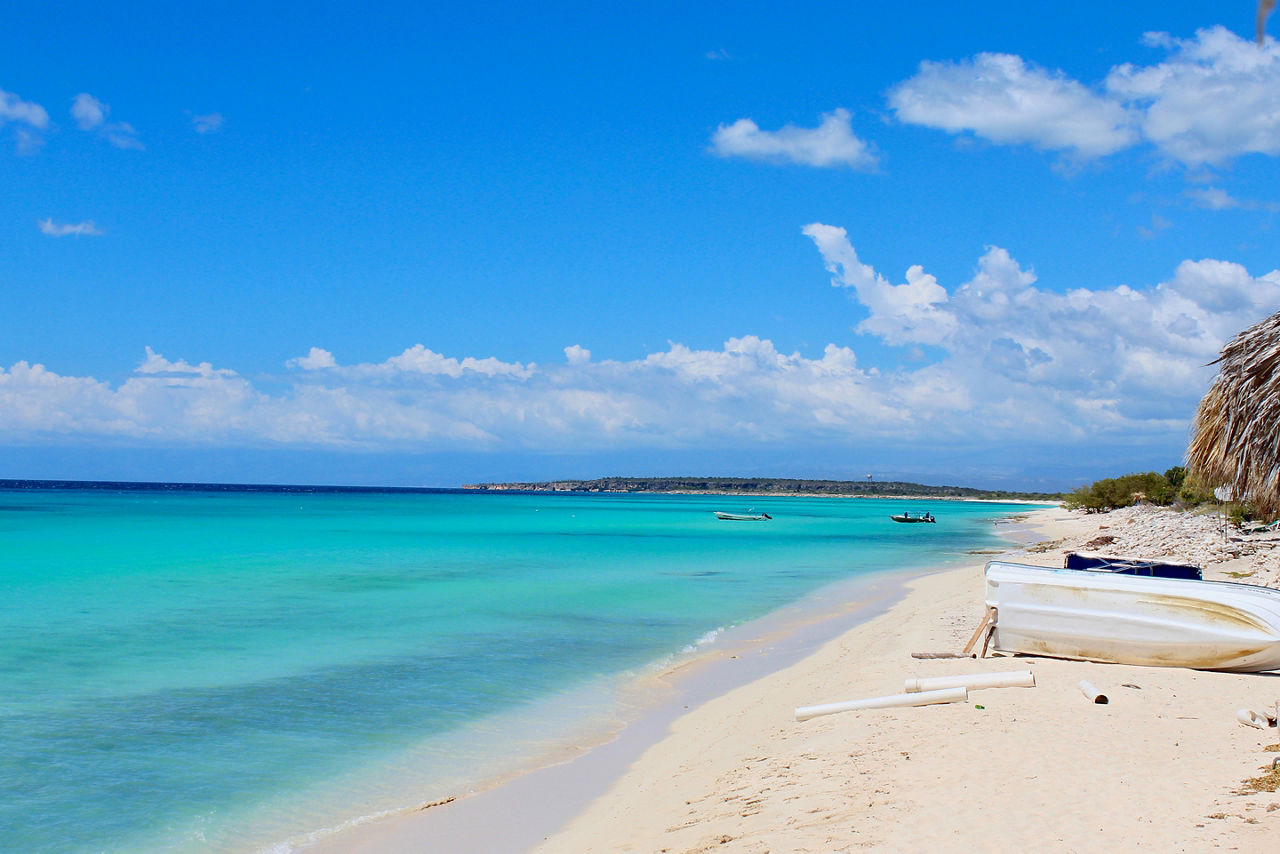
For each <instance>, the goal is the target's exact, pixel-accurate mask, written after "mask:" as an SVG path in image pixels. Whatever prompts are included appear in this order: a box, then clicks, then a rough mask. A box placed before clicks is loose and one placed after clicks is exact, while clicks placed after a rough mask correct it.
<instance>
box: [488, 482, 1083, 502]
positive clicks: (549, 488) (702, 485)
mask: <svg viewBox="0 0 1280 854" xmlns="http://www.w3.org/2000/svg"><path fill="white" fill-rule="evenodd" d="M463 489H483V490H493V491H497V490H516V491H521V492H670V493H682V492H683V493H712V494H716V495H861V496H866V497H869V498H874V497H888V496H894V497H901V496H919V497H921V498H979V499H987V500H1015V501H1060V500H1062V495H1061V494H1060V493H1056V492H1011V491H1008V490H996V489H973V488H970V487H967V486H925V485H924V484H919V483H908V482H905V481H877V480H801V479H797V478H779V477H601V478H596V479H594V480H553V481H543V482H539V483H479V484H467V485H465V486H464V487H463Z"/></svg>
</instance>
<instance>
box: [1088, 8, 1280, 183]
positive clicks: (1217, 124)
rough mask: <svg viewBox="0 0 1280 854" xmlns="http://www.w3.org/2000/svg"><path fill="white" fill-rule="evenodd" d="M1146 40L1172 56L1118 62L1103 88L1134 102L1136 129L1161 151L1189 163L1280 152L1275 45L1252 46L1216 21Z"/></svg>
mask: <svg viewBox="0 0 1280 854" xmlns="http://www.w3.org/2000/svg"><path fill="white" fill-rule="evenodd" d="M1146 41H1147V43H1148V44H1149V45H1153V46H1159V47H1165V48H1168V49H1169V50H1171V52H1172V53H1171V56H1170V57H1169V58H1168V59H1167V60H1166V61H1165V62H1162V63H1159V64H1158V65H1153V66H1148V67H1141V66H1135V65H1132V64H1125V65H1121V66H1118V67H1117V68H1114V69H1112V70H1111V73H1110V74H1109V75H1107V80H1106V87H1107V90H1108V91H1109V92H1110V93H1112V94H1113V95H1114V96H1116V97H1119V98H1123V99H1124V100H1125V101H1126V102H1128V103H1130V104H1134V105H1136V106H1137V107H1138V108H1139V111H1140V115H1141V117H1142V121H1141V126H1142V133H1143V136H1145V137H1146V138H1147V140H1149V141H1150V142H1151V143H1153V144H1154V145H1155V146H1156V147H1157V148H1159V149H1160V151H1162V152H1163V153H1164V154H1166V155H1167V156H1169V157H1171V158H1173V159H1174V160H1177V161H1179V162H1181V163H1184V164H1187V165H1189V166H1196V165H1200V164H1205V163H1207V164H1218V163H1222V162H1224V161H1226V160H1230V159H1231V158H1233V157H1237V156H1240V155H1242V154H1250V153H1259V154H1269V155H1276V154H1280V45H1277V43H1276V42H1275V41H1270V42H1267V43H1266V44H1265V45H1263V46H1258V45H1256V44H1254V43H1253V42H1250V41H1246V40H1245V39H1242V38H1240V37H1239V36H1237V35H1235V34H1234V33H1232V32H1230V31H1229V30H1227V29H1226V28H1225V27H1221V26H1218V27H1212V28H1209V29H1206V30H1199V31H1198V32H1197V33H1196V36H1195V38H1194V39H1186V40H1182V39H1174V38H1172V37H1170V36H1168V35H1167V34H1164V33H1154V34H1148V35H1147V37H1146Z"/></svg>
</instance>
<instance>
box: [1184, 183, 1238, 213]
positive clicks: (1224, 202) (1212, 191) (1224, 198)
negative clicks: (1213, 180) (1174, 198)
mask: <svg viewBox="0 0 1280 854" xmlns="http://www.w3.org/2000/svg"><path fill="white" fill-rule="evenodd" d="M1187 196H1188V197H1190V198H1192V199H1194V200H1195V201H1196V203H1197V204H1198V205H1200V207H1202V208H1208V209H1209V210H1212V211H1225V210H1230V209H1231V208H1238V207H1240V204H1241V203H1240V200H1239V199H1234V198H1232V197H1231V196H1230V195H1229V194H1228V193H1227V191H1226V190H1220V189H1218V188H1217V187H1205V188H1204V189H1203V190H1196V189H1192V190H1187Z"/></svg>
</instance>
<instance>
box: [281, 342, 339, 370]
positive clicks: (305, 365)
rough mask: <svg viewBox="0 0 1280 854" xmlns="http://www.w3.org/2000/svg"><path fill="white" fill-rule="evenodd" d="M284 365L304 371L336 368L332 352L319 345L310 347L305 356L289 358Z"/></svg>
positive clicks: (336, 364)
mask: <svg viewBox="0 0 1280 854" xmlns="http://www.w3.org/2000/svg"><path fill="white" fill-rule="evenodd" d="M285 366H286V367H289V368H301V369H302V370H304V371H319V370H323V369H325V368H336V367H337V366H338V363H337V362H336V361H335V360H334V358H333V354H332V353H330V352H329V351H328V350H324V349H322V348H320V347H312V348H311V350H310V351H309V352H308V353H307V355H305V356H299V357H298V358H296V359H290V360H289V361H287V362H285Z"/></svg>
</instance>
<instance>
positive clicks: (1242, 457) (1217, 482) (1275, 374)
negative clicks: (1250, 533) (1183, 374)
mask: <svg viewBox="0 0 1280 854" xmlns="http://www.w3.org/2000/svg"><path fill="white" fill-rule="evenodd" d="M1215 364H1218V365H1220V366H1221V368H1220V369H1219V371H1218V376H1217V378H1216V379H1215V380H1214V381H1213V385H1212V386H1211V387H1210V388H1209V392H1208V394H1206V395H1205V396H1204V399H1203V400H1201V401H1200V408H1199V409H1198V410H1197V411H1196V419H1195V425H1194V427H1193V428H1192V435H1191V444H1190V446H1189V447H1188V448H1187V469H1188V470H1189V472H1190V473H1192V474H1194V475H1196V476H1198V477H1199V478H1200V479H1201V480H1202V481H1203V482H1204V483H1205V484H1206V485H1208V486H1230V487H1231V491H1232V494H1233V496H1234V498H1235V500H1237V501H1247V502H1249V503H1250V504H1253V505H1254V506H1255V507H1256V508H1257V510H1258V512H1260V513H1262V514H1265V515H1267V516H1268V517H1275V516H1276V515H1280V313H1276V314H1273V315H1272V316H1271V317H1268V318H1267V319H1266V320H1264V321H1262V322H1261V323H1257V324H1254V325H1253V326H1250V327H1249V328H1248V329H1246V330H1245V331H1243V332H1241V333H1240V334H1239V335H1237V336H1236V337H1235V338H1232V339H1231V340H1230V341H1229V342H1227V345H1226V346H1225V347H1223V348H1222V355H1221V356H1219V357H1218V360H1217V362H1215Z"/></svg>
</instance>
